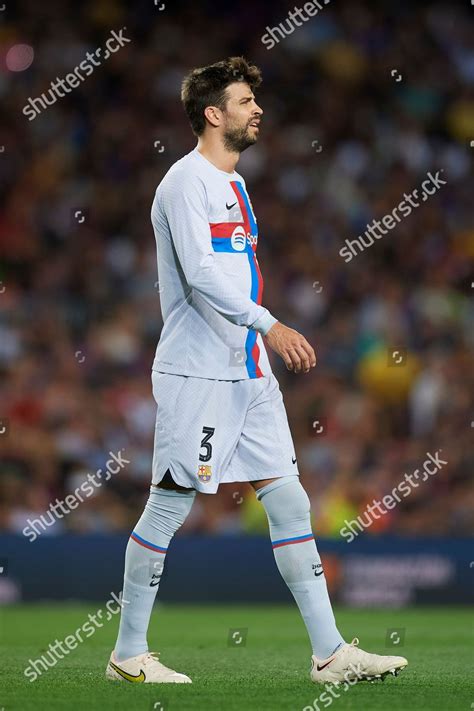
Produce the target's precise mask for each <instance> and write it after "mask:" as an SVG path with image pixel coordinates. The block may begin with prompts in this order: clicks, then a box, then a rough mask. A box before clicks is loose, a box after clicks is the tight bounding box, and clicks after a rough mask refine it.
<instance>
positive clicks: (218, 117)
mask: <svg viewBox="0 0 474 711" xmlns="http://www.w3.org/2000/svg"><path fill="white" fill-rule="evenodd" d="M204 116H205V117H206V119H207V120H208V121H209V123H210V124H211V126H216V127H217V126H220V125H221V122H222V111H221V109H219V108H218V107H217V106H206V108H205V109H204Z"/></svg>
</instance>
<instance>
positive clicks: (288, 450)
mask: <svg viewBox="0 0 474 711" xmlns="http://www.w3.org/2000/svg"><path fill="white" fill-rule="evenodd" d="M152 383H153V396H154V398H155V400H156V402H157V405H158V409H157V415H156V429H155V444H154V451H153V479H152V483H153V484H158V483H159V482H160V481H161V480H162V478H163V476H164V475H165V473H166V471H167V470H168V469H169V470H170V474H171V476H172V478H173V480H174V481H175V482H176V483H177V484H179V485H180V486H185V487H188V488H193V489H196V490H197V491H200V492H202V493H204V494H215V493H216V491H217V489H218V487H219V484H221V483H222V484H226V483H229V482H233V481H258V480H259V479H276V478H279V477H282V476H291V475H295V474H296V475H299V472H298V467H297V464H296V455H295V450H294V446H293V440H292V437H291V432H290V428H289V426H288V418H287V416H286V410H285V406H284V404H283V397H282V394H281V390H280V387H279V385H278V381H277V379H276V378H275V376H274V375H273V373H272V374H271V375H270V376H265V377H262V378H252V379H246V380H208V379H206V378H195V377H190V376H186V375H174V374H171V373H161V372H158V371H155V370H153V371H152Z"/></svg>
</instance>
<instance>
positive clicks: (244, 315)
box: [160, 172, 276, 335]
mask: <svg viewBox="0 0 474 711" xmlns="http://www.w3.org/2000/svg"><path fill="white" fill-rule="evenodd" d="M160 198H161V201H162V203H161V204H162V208H163V211H164V214H165V215H166V219H167V221H168V225H169V228H170V232H171V235H172V240H173V244H174V247H175V249H176V253H177V255H178V258H179V261H180V264H181V267H182V269H183V272H184V275H185V277H186V281H187V283H188V284H189V286H190V287H191V288H192V289H196V290H197V291H198V292H199V294H200V295H201V296H202V298H203V299H204V300H205V301H206V302H207V303H208V304H209V305H210V306H211V307H212V308H213V309H214V310H215V311H217V312H218V313H220V314H221V315H222V316H224V317H225V318H226V319H227V320H228V321H230V322H232V323H234V324H236V325H238V326H246V327H247V328H250V329H252V330H256V331H259V332H260V333H262V334H263V335H265V334H266V333H267V332H268V331H269V330H270V328H271V327H272V326H273V324H274V323H276V319H275V318H274V317H273V316H272V315H271V314H270V313H269V311H268V310H267V309H265V308H264V307H263V306H261V305H259V304H256V303H255V302H254V301H252V299H251V298H250V297H247V296H245V295H244V294H243V293H242V292H241V291H240V290H239V289H238V287H237V286H235V284H233V283H232V282H231V281H230V280H229V279H228V278H227V277H226V275H225V274H224V273H223V271H222V270H221V268H220V266H219V264H218V263H217V261H216V259H215V253H214V250H213V247H212V240H211V231H210V228H209V219H208V210H207V196H206V190H205V187H204V184H203V183H202V181H201V180H200V179H199V178H198V177H197V176H194V175H184V174H183V173H182V172H177V173H176V174H175V175H174V176H173V179H172V180H169V181H168V183H167V185H166V187H165V188H164V190H163V191H162V193H161V196H160Z"/></svg>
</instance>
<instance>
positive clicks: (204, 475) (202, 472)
mask: <svg viewBox="0 0 474 711" xmlns="http://www.w3.org/2000/svg"><path fill="white" fill-rule="evenodd" d="M211 476H212V470H211V467H210V466H209V465H208V464H201V465H200V466H199V467H198V479H199V480H200V481H209V479H210V478H211Z"/></svg>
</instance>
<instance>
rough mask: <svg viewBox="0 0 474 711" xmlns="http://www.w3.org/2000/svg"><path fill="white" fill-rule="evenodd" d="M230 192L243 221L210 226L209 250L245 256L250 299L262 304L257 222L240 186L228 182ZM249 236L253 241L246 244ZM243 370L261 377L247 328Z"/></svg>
mask: <svg viewBox="0 0 474 711" xmlns="http://www.w3.org/2000/svg"><path fill="white" fill-rule="evenodd" d="M230 185H231V187H232V190H233V191H234V193H235V196H236V198H237V200H238V203H239V207H240V211H241V213H242V217H243V222H217V223H211V224H210V225H209V227H210V228H211V237H212V247H213V249H214V251H215V252H234V253H235V254H246V255H247V258H248V262H249V267H250V276H251V281H250V298H251V299H252V301H255V303H256V304H261V303H262V294H263V277H262V274H261V272H260V267H259V266H258V262H257V255H256V251H257V237H258V227H257V221H256V219H255V216H254V214H253V210H252V208H251V206H250V201H249V198H248V195H247V193H246V191H245V188H244V186H243V185H242V183H240V182H239V181H237V180H233V181H231V182H230ZM237 227H241V228H243V230H244V232H245V235H246V239H245V248H244V249H240V250H239V249H235V248H234V246H233V245H232V240H231V238H232V234H233V233H234V230H235V229H236V228H237ZM249 236H252V237H254V238H255V239H254V240H252V242H250V240H249V239H248V237H249ZM245 353H246V361H245V362H246V367H247V373H248V375H249V378H261V377H262V376H263V373H262V371H261V370H260V367H259V364H258V361H259V358H260V348H259V347H258V343H257V332H256V331H252V330H250V329H249V331H248V334H247V338H246V340H245Z"/></svg>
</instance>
